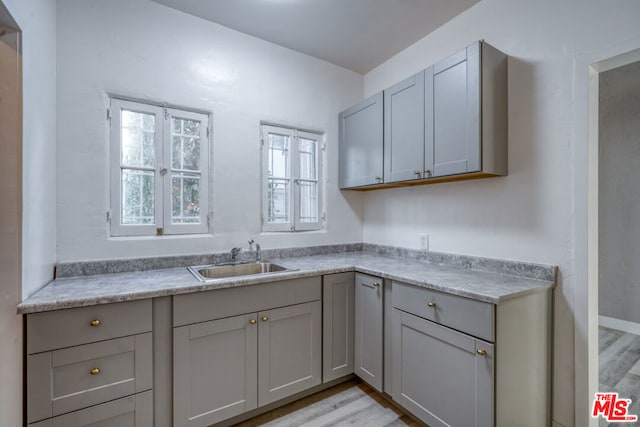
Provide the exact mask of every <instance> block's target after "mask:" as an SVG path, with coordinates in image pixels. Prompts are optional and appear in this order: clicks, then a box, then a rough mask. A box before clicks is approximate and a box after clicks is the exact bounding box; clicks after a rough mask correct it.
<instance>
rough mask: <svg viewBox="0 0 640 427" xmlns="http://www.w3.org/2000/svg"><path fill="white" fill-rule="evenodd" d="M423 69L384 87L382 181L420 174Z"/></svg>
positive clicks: (413, 177) (421, 158)
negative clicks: (388, 86)
mask: <svg viewBox="0 0 640 427" xmlns="http://www.w3.org/2000/svg"><path fill="white" fill-rule="evenodd" d="M424 97H425V91H424V71H421V72H419V73H418V74H415V75H413V76H411V77H409V78H408V79H405V80H403V81H401V82H400V83H397V84H395V85H393V86H391V87H390V88H389V89H387V90H385V91H384V182H397V181H408V180H410V179H420V178H423V174H424V167H423V166H424V165H423V153H424V120H425V114H424V99H425V98H424Z"/></svg>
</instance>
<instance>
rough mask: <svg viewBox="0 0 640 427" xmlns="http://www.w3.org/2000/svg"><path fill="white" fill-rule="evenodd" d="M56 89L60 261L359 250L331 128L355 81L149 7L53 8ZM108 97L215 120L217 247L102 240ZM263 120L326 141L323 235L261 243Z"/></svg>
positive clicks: (211, 242) (63, 2)
mask: <svg viewBox="0 0 640 427" xmlns="http://www.w3.org/2000/svg"><path fill="white" fill-rule="evenodd" d="M57 84H58V158H57V167H58V219H59V220H58V257H59V259H60V260H61V261H68V260H88V259H105V258H123V257H134V256H155V255H172V254H187V253H207V252H212V251H220V250H226V249H230V248H231V247H233V246H243V247H245V248H246V247H247V245H246V242H247V240H248V239H249V238H250V237H253V238H254V239H255V240H256V241H258V242H260V243H261V244H262V245H263V247H265V248H274V247H287V246H302V245H317V244H326V243H342V242H359V241H360V240H361V239H362V211H361V206H362V195H361V194H347V193H345V194H342V193H341V192H339V191H338V189H337V174H338V172H337V171H338V168H337V166H338V158H337V152H338V151H337V143H338V120H337V116H338V113H339V112H340V111H341V110H343V109H345V108H347V107H349V106H350V105H352V104H354V103H355V102H357V101H359V100H360V99H361V98H362V84H363V81H362V75H360V74H357V73H354V72H352V71H348V70H345V69H343V68H340V67H337V66H335V65H331V64H329V63H326V62H323V61H320V60H317V59H315V58H312V57H309V56H306V55H302V54H300V53H296V52H293V51H291V50H288V49H285V48H282V47H279V46H276V45H274V44H271V43H268V42H265V41H263V40H259V39H256V38H253V37H250V36H247V35H244V34H241V33H238V32H236V31H232V30H229V29H227V28H224V27H221V26H219V25H216V24H213V23H211V22H208V21H205V20H202V19H199V18H195V17H193V16H191V15H187V14H184V13H181V12H177V11H175V10H173V9H170V8H167V7H165V6H162V5H160V4H157V3H154V2H151V1H149V0H133V1H127V0H114V1H108V2H105V1H100V0H60V1H58V79H57ZM105 92H111V93H117V94H120V95H126V96H129V97H134V98H142V99H150V100H155V101H163V102H166V103H169V104H177V105H184V106H189V107H192V108H198V109H203V110H207V111H211V112H212V113H213V150H212V153H213V154H212V155H213V182H212V201H213V235H212V236H206V237H184V236H182V237H169V236H164V237H162V238H155V237H151V238H142V239H140V238H137V239H129V238H120V239H110V238H109V237H108V229H107V224H106V223H105V212H106V211H107V209H108V207H109V187H108V169H107V165H108V158H107V156H108V144H107V137H108V135H107V121H106V115H105V108H106V100H107V98H106V96H105ZM261 120H266V121H271V122H276V123H283V124H289V125H293V126H299V127H303V128H308V129H321V130H324V131H326V142H327V152H326V169H325V176H326V177H327V190H326V193H325V196H326V198H325V200H326V202H327V229H326V231H322V232H310V233H297V234H292V233H285V234H261V222H260V206H261V202H260V169H261V165H260V145H259V124H260V121H261Z"/></svg>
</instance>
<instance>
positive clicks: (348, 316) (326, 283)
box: [322, 272, 355, 382]
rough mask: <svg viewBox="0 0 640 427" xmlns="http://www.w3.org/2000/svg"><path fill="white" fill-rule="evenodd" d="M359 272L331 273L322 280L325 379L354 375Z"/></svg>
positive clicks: (324, 380)
mask: <svg viewBox="0 0 640 427" xmlns="http://www.w3.org/2000/svg"><path fill="white" fill-rule="evenodd" d="M354 280H355V274H354V273H353V272H349V273H338V274H328V275H326V276H324V277H323V279H322V380H323V382H327V381H331V380H335V379H337V378H340V377H344V376H345V375H349V374H353V342H354V341H353V321H354V317H353V309H354Z"/></svg>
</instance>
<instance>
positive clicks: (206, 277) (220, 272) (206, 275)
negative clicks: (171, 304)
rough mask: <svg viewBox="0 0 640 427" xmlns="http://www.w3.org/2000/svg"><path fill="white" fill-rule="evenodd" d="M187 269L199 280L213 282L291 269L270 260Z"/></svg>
mask: <svg viewBox="0 0 640 427" xmlns="http://www.w3.org/2000/svg"><path fill="white" fill-rule="evenodd" d="M187 269H188V270H189V271H190V272H191V274H193V275H194V276H195V278H196V279H198V280H199V281H201V282H207V283H209V282H214V281H216V280H222V279H228V278H231V277H242V276H255V275H258V274H272V273H282V272H285V271H293V269H291V268H286V267H283V266H281V265H278V264H274V263H272V262H251V263H244V264H229V265H199V266H194V267H187Z"/></svg>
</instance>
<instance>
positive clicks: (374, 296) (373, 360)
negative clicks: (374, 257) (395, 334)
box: [354, 274, 384, 392]
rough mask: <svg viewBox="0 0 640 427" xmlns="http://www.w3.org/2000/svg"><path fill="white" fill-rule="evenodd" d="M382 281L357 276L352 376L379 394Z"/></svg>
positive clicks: (381, 373)
mask: <svg viewBox="0 0 640 427" xmlns="http://www.w3.org/2000/svg"><path fill="white" fill-rule="evenodd" d="M382 287H383V284H382V279H380V278H378V277H373V276H368V275H366V274H356V287H355V302H356V307H355V356H354V361H355V365H354V372H355V374H356V375H358V376H359V377H360V378H362V379H363V380H364V381H366V382H367V383H368V384H369V385H371V386H372V387H373V388H375V389H376V390H378V391H380V392H382V378H383V377H382V375H383V348H382V336H383V310H384V307H383V288H382Z"/></svg>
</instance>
